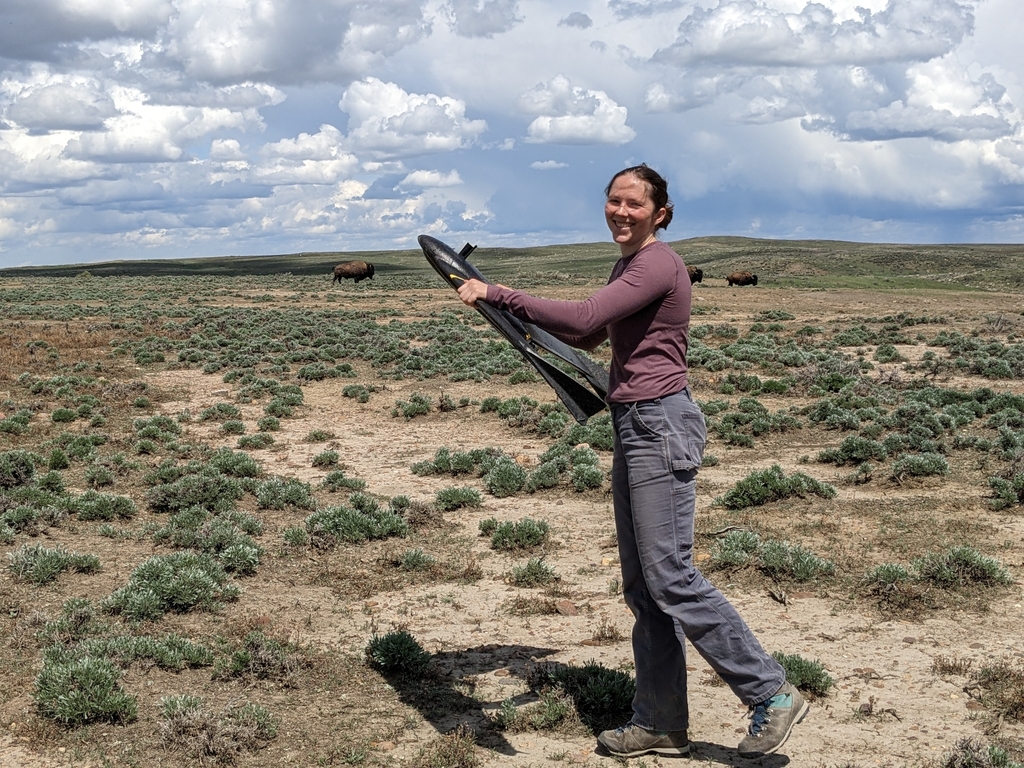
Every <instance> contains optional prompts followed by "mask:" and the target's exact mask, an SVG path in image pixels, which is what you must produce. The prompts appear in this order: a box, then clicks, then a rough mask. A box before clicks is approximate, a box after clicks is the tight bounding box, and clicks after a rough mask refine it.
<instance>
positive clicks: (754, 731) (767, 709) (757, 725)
mask: <svg viewBox="0 0 1024 768" xmlns="http://www.w3.org/2000/svg"><path fill="white" fill-rule="evenodd" d="M771 720H772V716H771V699H769V700H768V701H766V702H763V703H761V704H755V705H754V706H752V707H751V708H750V733H751V735H753V736H760V735H761V731H763V730H764V727H765V726H766V725H768V723H770V722H771Z"/></svg>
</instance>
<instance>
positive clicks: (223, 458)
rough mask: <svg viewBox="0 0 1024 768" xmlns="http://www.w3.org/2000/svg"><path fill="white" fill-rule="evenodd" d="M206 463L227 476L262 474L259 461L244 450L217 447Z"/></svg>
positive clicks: (255, 475) (257, 475)
mask: <svg viewBox="0 0 1024 768" xmlns="http://www.w3.org/2000/svg"><path fill="white" fill-rule="evenodd" d="M208 464H209V466H210V467H212V468H213V469H215V470H217V471H218V472H220V473H221V474H223V475H227V476H228V477H259V476H260V475H262V474H263V470H262V469H260V465H259V462H257V461H256V459H254V458H253V457H252V456H250V455H249V454H247V453H245V452H244V451H232V450H231V449H230V448H218V449H217V450H216V451H214V452H213V454H212V455H211V456H210V458H209V461H208Z"/></svg>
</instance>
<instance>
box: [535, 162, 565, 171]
mask: <svg viewBox="0 0 1024 768" xmlns="http://www.w3.org/2000/svg"><path fill="white" fill-rule="evenodd" d="M530 167H531V168H533V169H534V170H535V171H555V170H558V169H559V168H568V167H569V164H568V163H560V162H558V161H557V160H538V161H536V162H533V163H530Z"/></svg>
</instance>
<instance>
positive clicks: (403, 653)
mask: <svg viewBox="0 0 1024 768" xmlns="http://www.w3.org/2000/svg"><path fill="white" fill-rule="evenodd" d="M366 660H367V662H369V664H370V666H372V667H374V668H375V669H378V670H380V671H381V672H383V673H384V674H385V675H395V676H399V677H406V678H418V677H422V676H423V675H424V674H425V673H426V671H427V668H428V667H429V666H430V661H431V656H430V654H429V653H427V652H426V651H425V650H424V649H423V647H422V646H421V645H420V644H419V643H418V642H417V641H416V638H414V637H413V636H412V635H411V634H409V633H408V632H406V631H405V630H402V631H399V632H388V633H387V634H384V635H377V634H374V635H373V637H371V638H370V642H369V643H368V644H367V646H366Z"/></svg>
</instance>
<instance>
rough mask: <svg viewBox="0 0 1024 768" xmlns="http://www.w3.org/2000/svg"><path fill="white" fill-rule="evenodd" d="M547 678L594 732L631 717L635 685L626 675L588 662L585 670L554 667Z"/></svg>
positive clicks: (593, 662) (567, 665)
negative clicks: (568, 699)
mask: <svg viewBox="0 0 1024 768" xmlns="http://www.w3.org/2000/svg"><path fill="white" fill-rule="evenodd" d="M546 677H547V680H548V681H549V683H550V684H551V685H553V686H554V687H556V688H557V689H559V690H561V691H562V692H563V693H565V695H566V696H568V697H569V698H570V699H571V700H572V702H573V704H574V705H575V707H576V711H577V712H578V713H579V716H580V720H581V721H582V722H583V723H584V724H585V725H586V726H587V727H588V728H589V729H590V730H591V731H592V732H593V733H599V732H600V731H602V730H604V729H606V728H614V727H616V724H618V725H621V724H622V723H623V722H626V721H627V720H628V719H629V718H630V715H631V713H632V704H633V696H634V695H635V694H636V683H635V682H634V680H633V678H632V677H630V676H629V675H628V674H626V673H625V672H620V671H618V670H612V669H608V668H607V667H604V666H602V665H600V664H598V663H597V662H596V661H588V662H586V663H585V664H584V665H583V666H582V667H577V666H575V665H572V664H556V665H553V666H552V667H551V668H549V669H548V670H547V672H546Z"/></svg>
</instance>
